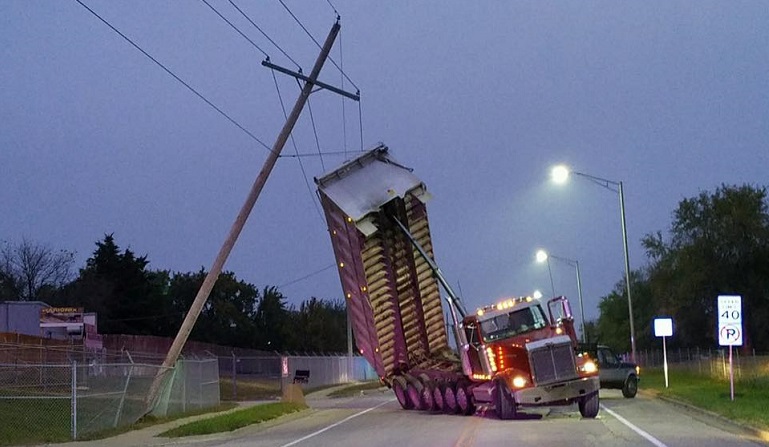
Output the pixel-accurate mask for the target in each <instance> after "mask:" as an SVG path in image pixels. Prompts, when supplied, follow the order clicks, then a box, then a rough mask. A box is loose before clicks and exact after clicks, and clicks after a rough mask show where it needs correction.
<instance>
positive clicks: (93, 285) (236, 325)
mask: <svg viewBox="0 0 769 447" xmlns="http://www.w3.org/2000/svg"><path fill="white" fill-rule="evenodd" d="M148 265H149V260H148V259H147V256H146V255H144V256H138V255H136V254H135V253H134V252H133V251H131V250H130V249H124V250H121V249H120V247H119V246H118V244H117V243H116V241H115V238H114V236H113V235H112V234H108V235H105V236H104V239H103V240H100V241H98V242H96V249H95V250H94V252H93V253H92V255H91V257H89V258H88V260H87V261H86V264H85V266H84V267H83V268H81V269H79V272H78V273H77V274H75V273H74V272H73V268H74V255H73V254H72V253H70V252H67V251H65V250H54V249H52V248H50V247H48V246H45V245H41V244H36V243H34V242H32V241H30V240H28V239H26V238H24V239H22V241H21V242H19V243H16V244H12V243H9V242H3V243H2V246H0V301H15V300H24V301H44V302H46V303H47V304H50V305H52V306H57V307H58V306H73V307H83V308H85V310H86V311H87V312H96V313H97V314H98V326H99V327H98V331H99V333H102V334H134V335H157V336H167V337H173V336H175V335H176V331H177V330H178V329H179V327H180V326H181V323H182V321H183V320H184V317H185V315H186V313H187V310H188V309H189V307H190V305H191V304H192V302H193V300H194V299H195V295H196V294H197V292H198V290H199V289H200V286H201V284H202V283H203V279H204V278H205V276H206V271H205V270H204V269H202V268H201V270H199V271H197V272H187V273H181V272H170V271H168V270H151V269H149V268H148ZM346 319H347V311H346V307H345V304H344V302H343V301H341V300H326V299H319V298H316V297H311V298H309V299H307V300H305V301H303V302H301V303H300V305H299V306H298V307H296V306H294V305H288V304H287V299H286V297H285V296H284V295H283V294H282V293H281V292H280V291H279V290H278V288H277V287H274V286H266V287H264V288H262V289H259V288H257V287H256V286H254V285H253V284H250V283H247V282H245V281H243V280H239V279H238V278H237V277H236V276H235V274H234V273H232V272H223V273H222V274H220V275H219V278H218V280H217V281H216V284H215V285H214V288H213V290H212V291H211V295H210V296H209V298H208V301H207V302H206V304H205V306H204V307H203V310H202V312H201V314H200V317H199V318H198V320H197V322H196V324H195V327H194V329H193V331H192V333H191V335H190V337H191V339H193V340H197V341H202V342H209V343H216V344H220V345H226V346H234V347H241V348H251V349H262V350H269V351H280V352H344V351H346V350H347V323H346Z"/></svg>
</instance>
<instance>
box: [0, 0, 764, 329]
mask: <svg viewBox="0 0 769 447" xmlns="http://www.w3.org/2000/svg"><path fill="white" fill-rule="evenodd" d="M82 1H83V2H84V3H85V4H86V5H88V7H90V8H91V9H93V11H94V12H96V13H97V14H99V15H101V16H102V17H103V18H104V19H105V20H106V21H108V22H109V23H111V24H112V25H113V26H114V27H115V28H117V29H118V30H119V31H120V32H121V33H123V34H124V35H125V36H126V37H128V38H130V39H131V40H133V41H134V42H135V43H136V44H137V45H138V46H140V47H141V48H142V49H143V50H144V51H146V52H147V53H149V54H150V55H151V56H152V57H154V58H155V59H156V60H157V61H158V62H160V63H162V64H163V65H164V66H166V67H167V68H168V69H169V70H170V71H172V72H173V73H174V74H175V75H176V76H178V77H179V78H180V79H181V80H183V81H184V82H186V83H187V84H188V85H189V86H191V87H192V88H194V89H195V90H196V91H197V92H199V93H200V94H201V95H202V96H204V97H205V98H206V99H208V100H209V101H210V102H211V103H213V104H215V105H216V107H218V108H219V109H221V110H222V111H223V112H225V113H226V114H227V115H229V116H230V117H231V118H232V119H233V120H235V121H236V122H237V123H238V124H240V125H241V126H243V128H245V129H247V130H248V132H250V133H251V134H252V135H254V136H255V137H256V138H258V139H259V140H261V141H262V142H264V143H266V144H267V145H268V146H272V144H273V142H274V141H275V138H276V136H277V134H278V132H279V131H280V128H281V126H282V125H283V121H284V116H283V112H282V110H281V105H280V100H279V96H278V92H277V90H276V86H275V82H274V80H273V75H272V72H271V71H270V70H269V69H267V68H265V67H262V66H261V65H260V63H261V61H262V60H263V59H264V54H262V53H261V52H260V50H258V49H257V48H255V47H254V46H252V44H251V43H249V42H248V41H247V40H246V39H245V38H243V37H242V36H241V35H240V34H238V33H237V32H236V31H235V30H233V29H232V28H231V27H230V25H228V24H227V23H226V22H225V21H223V20H222V19H221V18H220V17H219V16H218V15H217V14H216V13H215V12H214V11H212V10H211V8H209V6H208V5H207V4H206V3H204V2H203V1H197V0H195V1H192V0H190V1H156V0H147V1H120V2H116V1H104V0H82ZM206 1H208V3H209V4H210V5H211V6H212V7H214V8H215V9H216V10H217V11H219V12H220V13H221V14H222V15H223V16H225V17H226V18H227V19H228V20H230V21H231V22H232V23H233V24H234V25H236V26H237V27H238V29H240V30H241V31H242V32H243V33H244V34H246V35H247V36H248V37H249V38H250V39H251V40H252V41H253V42H254V43H255V44H256V45H257V46H258V47H260V48H261V49H262V50H263V51H264V52H266V53H267V54H268V55H269V56H270V59H271V61H272V62H274V63H276V64H278V65H281V66H284V67H286V68H289V69H292V70H296V69H297V67H296V66H295V65H294V63H293V62H292V61H291V60H290V59H289V58H288V57H286V56H285V55H284V54H283V52H282V51H281V50H279V49H278V48H277V47H276V46H274V45H273V44H272V43H270V41H269V40H268V39H266V38H265V37H264V36H263V35H262V34H261V33H260V32H259V31H258V30H257V29H256V28H254V26H253V25H252V24H251V23H249V21H248V20H247V19H246V18H244V16H243V15H241V14H240V13H239V12H238V11H237V9H235V8H234V7H233V5H232V4H231V3H230V2H229V1H227V0H206ZM233 1H234V3H235V4H236V5H237V6H239V7H240V8H241V9H242V10H243V12H245V13H246V14H247V15H248V17H250V18H251V20H253V22H254V23H256V24H257V25H258V26H259V27H260V28H261V29H262V30H263V31H264V32H265V33H266V34H267V35H268V36H269V37H270V38H271V39H272V40H273V41H274V42H275V43H277V44H278V45H279V46H280V48H282V50H283V51H285V53H286V54H288V56H290V58H291V59H293V60H294V61H296V62H297V63H298V64H299V65H300V66H301V67H302V69H303V71H304V72H305V73H309V71H310V69H311V67H312V65H313V63H314V61H315V58H316V56H317V53H318V47H317V46H316V44H315V43H314V42H313V41H312V40H311V39H310V37H309V36H308V35H307V34H306V33H305V31H304V30H303V29H302V28H301V27H300V26H299V24H297V22H296V21H295V20H294V19H293V18H292V17H291V15H290V14H289V13H288V12H287V10H286V9H285V8H284V6H283V5H282V4H281V3H280V2H279V1H278V0H261V1H244V0H233ZM283 1H284V2H285V5H286V6H287V7H288V8H290V10H291V11H292V12H293V13H294V14H295V15H296V17H297V18H298V19H299V21H300V22H301V23H302V24H303V25H304V26H305V27H306V28H307V30H308V31H309V32H310V33H311V34H312V35H313V36H314V37H315V39H317V40H318V41H319V42H321V43H322V42H323V40H324V39H325V37H326V34H327V33H328V31H329V29H330V28H331V26H332V25H333V23H334V19H335V13H334V10H333V8H332V6H331V4H333V7H335V8H336V10H338V12H339V14H340V15H341V24H342V31H341V35H340V38H339V39H338V40H337V41H336V43H335V45H334V48H333V50H332V53H331V56H332V58H333V59H334V61H335V62H336V63H337V65H341V66H343V69H344V72H345V73H346V74H347V76H348V77H349V80H348V79H344V80H343V77H342V76H341V74H340V71H339V70H338V69H337V68H336V67H335V66H334V65H333V64H332V63H331V62H328V63H327V64H326V65H325V67H324V68H323V71H322V73H321V76H320V78H321V80H322V81H325V82H327V83H329V84H333V85H336V86H339V87H343V88H344V89H346V90H349V91H352V92H355V91H356V86H357V88H359V89H360V94H361V103H360V109H359V107H358V104H357V103H355V102H353V101H351V100H346V99H345V100H343V99H342V97H341V96H339V95H337V94H334V93H331V92H328V91H318V92H315V93H314V94H313V95H312V97H311V101H310V105H311V107H312V117H313V118H314V121H315V128H316V131H317V136H318V140H317V141H318V143H316V139H315V132H314V131H313V126H312V122H311V120H310V114H309V109H308V108H305V110H304V113H303V114H302V116H301V118H300V121H299V123H298V125H297V127H296V129H295V132H294V142H295V144H296V149H295V147H294V146H293V145H292V142H291V141H289V143H288V144H287V145H286V147H285V149H284V154H285V155H292V154H295V153H296V152H295V151H298V153H300V154H315V156H308V157H303V158H302V166H300V164H299V162H298V160H297V158H295V157H294V158H289V157H285V158H281V159H280V160H279V161H278V164H277V166H276V168H275V170H274V171H273V173H272V175H271V177H270V178H269V180H268V181H267V184H266V187H265V188H264V191H263V193H262V196H261V197H260V198H259V201H258V202H257V204H256V207H255V208H254V211H253V213H252V214H251V217H250V219H249V221H248V222H247V224H246V227H245V229H244V231H243V233H242V235H241V237H240V239H239V241H238V243H237V244H236V246H235V249H234V250H233V253H232V255H231V257H230V259H229V261H228V262H227V264H226V266H225V269H226V270H230V271H234V272H235V274H236V275H237V276H238V277H239V278H241V279H244V280H246V281H249V282H252V283H254V284H255V285H257V286H258V287H263V286H265V285H276V286H282V287H280V290H281V291H282V292H283V293H284V294H285V295H286V296H287V297H288V299H289V303H292V304H298V303H299V302H301V301H302V300H305V299H308V298H309V297H311V296H317V297H319V298H327V299H342V291H341V286H340V283H339V277H338V275H337V272H336V270H335V268H333V264H334V258H333V252H332V249H331V244H330V240H329V237H328V234H327V232H326V226H325V221H324V220H323V219H322V218H321V216H320V207H319V205H318V204H317V199H316V198H315V184H314V182H313V177H317V176H320V175H321V174H322V173H323V172H325V171H328V170H331V169H333V168H335V167H337V166H338V165H339V164H341V163H342V162H343V161H344V160H345V159H346V158H350V157H353V156H355V152H356V151H360V150H361V139H362V140H363V147H364V148H365V149H368V148H371V147H373V146H374V145H376V144H377V143H378V142H383V143H384V144H386V145H387V146H388V147H389V148H390V152H391V154H392V155H393V157H395V158H396V159H397V160H399V161H400V162H401V163H403V164H404V165H406V166H409V167H411V168H413V169H414V173H415V174H416V175H417V176H418V177H420V178H421V179H422V180H423V181H424V182H425V184H426V185H427V187H428V189H429V191H430V192H431V194H432V195H433V199H432V201H431V202H430V203H429V204H428V212H429V216H430V223H431V229H432V237H433V244H434V247H435V255H436V260H437V262H438V264H439V265H440V266H441V268H442V270H443V271H444V273H445V275H446V276H447V278H448V279H449V281H450V282H451V283H452V284H458V285H459V286H460V289H461V292H462V295H463V298H464V300H465V302H466V304H467V306H468V307H469V308H471V309H474V308H475V307H478V306H481V305H484V304H487V303H491V302H495V301H496V300H498V299H499V298H500V297H504V296H510V295H526V294H530V293H532V291H533V290H534V289H539V290H541V291H542V292H543V293H545V294H546V295H549V294H551V293H550V279H549V277H548V272H547V267H546V266H545V265H542V264H537V263H535V261H534V253H535V252H536V250H537V249H539V248H544V249H546V250H548V251H550V252H551V253H552V254H554V255H557V256H561V257H565V258H571V259H575V260H578V261H579V262H580V267H581V273H582V283H583V292H584V299H585V313H586V314H587V317H588V319H592V318H595V317H597V316H598V309H597V305H598V303H599V300H600V297H602V296H605V295H607V294H608V293H609V292H610V291H611V290H612V288H613V287H614V285H615V283H616V282H617V281H619V280H621V279H622V278H623V276H624V264H623V251H622V233H621V230H620V212H619V200H618V195H617V194H616V193H614V192H611V191H608V190H606V189H603V188H601V187H600V186H598V185H595V184H593V183H591V182H589V181H587V180H585V179H584V178H579V177H572V178H571V179H570V181H569V182H568V183H567V184H565V185H555V184H553V183H552V182H551V181H550V179H549V172H550V168H551V167H552V166H553V165H555V164H557V163H566V164H568V165H569V166H571V167H572V168H573V169H574V170H576V171H580V172H584V173H587V174H591V175H594V176H598V177H603V178H606V179H610V180H615V181H620V180H621V181H623V182H624V185H625V201H626V211H627V223H628V237H629V240H630V264H631V268H633V269H638V268H641V267H643V266H645V265H646V264H647V259H646V255H645V253H644V251H643V248H642V246H641V243H640V240H641V239H642V237H643V236H644V235H646V234H649V233H652V232H656V231H662V232H663V234H667V231H668V229H669V225H670V222H671V219H672V212H673V210H674V209H675V208H676V206H677V204H678V203H679V202H680V201H681V200H682V199H684V198H689V197H693V196H695V195H697V194H699V193H700V192H701V191H714V190H715V188H717V187H718V186H719V185H721V184H746V183H747V184H751V185H756V186H766V185H769V177H768V176H767V174H766V173H767V171H768V170H769V144H768V143H767V142H769V7H768V6H769V4H767V3H766V2H765V1H738V2H727V1H716V2H714V1H667V0H666V1H644V2H623V1H620V2H617V1H579V2H578V1H574V2H561V1H555V2H538V1H537V2H517V1H516V2H513V1H510V2H508V1H489V2H470V1H447V0H442V1H429V2H428V1H400V0H395V1H361V0H348V1H342V0H332V1H331V3H329V2H327V1H322V0H317V1H313V2H308V1H299V0H283ZM275 76H276V78H277V82H278V85H279V87H280V93H281V95H282V97H283V101H284V103H285V106H286V108H287V109H289V110H290V108H291V107H292V105H293V103H294V101H295V99H296V97H297V94H298V90H299V88H298V86H297V83H296V81H295V80H294V79H293V78H290V77H288V76H286V75H284V74H280V73H276V74H275ZM350 81H352V83H354V85H353V84H351V82H350ZM343 102H344V117H345V121H344V122H343V109H342V104H343ZM359 110H360V111H361V114H360V115H359ZM359 123H362V129H361V126H360V125H359ZM361 131H362V132H361ZM361 134H362V137H361ZM318 145H319V147H320V150H321V152H322V153H326V155H323V156H322V157H320V156H317V154H318ZM345 151H347V154H346V156H345V153H344V152H345ZM267 153H268V151H267V149H265V148H264V147H263V146H261V145H260V144H259V143H257V142H256V141H255V140H254V139H252V138H251V137H250V136H249V135H248V134H246V133H245V132H244V131H243V130H241V129H239V128H238V127H237V126H235V125H234V124H233V123H231V122H230V121H228V120H227V119H226V118H224V117H223V116H222V115H221V114H219V113H218V112H217V111H216V110H214V109H213V108H212V107H211V106H209V105H208V104H206V103H205V102H204V101H203V100H201V99H200V98H199V97H198V96H196V95H195V94H194V93H192V92H191V91H190V90H189V89H187V88H186V87H185V86H184V85H183V84H182V83H180V82H179V81H178V80H176V79H174V78H173V77H172V76H170V75H169V74H168V73H167V72H165V71H164V70H163V69H162V68H160V67H159V66H158V65H156V64H155V63H154V62H152V61H151V60H150V59H149V58H148V57H147V56H145V55H144V54H142V53H141V52H140V51H139V50H137V49H136V48H134V47H133V46H131V44H129V43H128V42H127V41H126V40H124V39H123V38H122V37H120V36H119V35H118V34H117V33H116V32H115V31H113V30H112V29H110V28H109V27H108V26H107V25H105V24H104V23H103V22H101V21H100V20H99V19H98V18H96V17H95V16H94V15H92V14H91V13H90V12H89V11H88V10H87V9H85V8H84V7H83V6H81V5H80V4H79V3H78V2H76V1H74V0H72V1H63V0H62V1H53V0H50V1H37V2H30V1H27V0H3V1H2V2H0V240H7V241H12V242H17V241H20V240H21V239H22V237H27V238H28V239H30V240H32V241H34V242H37V243H41V244H47V245H49V246H51V247H52V248H55V249H65V250H69V251H73V252H75V253H76V267H78V268H80V267H82V266H83V265H84V263H85V260H86V259H87V258H88V257H89V256H90V255H91V253H92V252H93V251H94V249H95V242H96V241H97V240H100V239H103V237H104V235H105V234H108V233H114V236H115V239H116V242H117V243H118V245H120V247H121V248H131V250H133V251H135V252H137V253H138V254H142V255H143V254H146V255H147V256H148V258H149V260H150V262H151V264H150V268H153V269H168V270H172V271H180V272H187V271H196V270H199V269H200V268H201V267H205V268H206V269H208V268H209V267H210V265H211V263H212V261H213V259H214V257H215V256H216V253H217V252H218V250H219V247H220V246H221V244H222V241H223V240H224V238H225V236H226V234H227V232H228V231H229V229H230V226H231V225H232V222H233V220H234V219H235V216H236V214H237V212H238V211H239V209H240V207H241V205H242V203H243V200H244V198H245V196H246V195H247V193H248V191H249V189H250V187H251V184H252V183H253V180H254V178H255V177H256V175H257V173H258V172H259V170H260V169H261V166H262V163H263V161H264V159H265V157H266V155H267ZM328 153H334V154H328ZM302 168H303V169H304V171H305V173H306V176H305V175H303V172H302ZM551 266H552V273H553V279H554V283H555V291H556V293H557V294H564V295H567V296H569V297H571V298H574V301H573V305H574V307H575V310H576V297H577V287H576V278H575V272H574V269H573V268H572V267H570V266H568V265H566V264H563V263H559V262H557V261H553V262H552V264H551ZM323 269H325V270H323ZM320 270H322V271H321V272H320V273H318V274H315V275H311V276H309V277H308V278H306V279H304V280H300V281H296V280H298V279H300V278H303V277H305V276H307V275H310V274H311V273H313V272H317V271H320ZM714 299H715V297H714ZM645 336H650V334H638V335H637V337H638V338H641V337H645Z"/></svg>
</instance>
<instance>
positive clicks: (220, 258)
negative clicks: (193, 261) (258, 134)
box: [146, 18, 358, 412]
mask: <svg viewBox="0 0 769 447" xmlns="http://www.w3.org/2000/svg"><path fill="white" fill-rule="evenodd" d="M339 28H340V25H339V20H338V18H337V21H336V22H335V23H334V26H332V27H331V31H329V33H328V37H326V41H325V43H324V44H323V47H322V48H321V51H320V54H319V55H318V58H317V60H316V61H315V65H314V66H313V67H312V71H311V72H310V75H309V76H304V75H302V74H301V73H296V74H295V73H293V72H291V71H289V70H286V69H281V70H280V71H281V72H283V73H288V74H291V75H294V76H295V77H297V78H299V79H302V80H304V81H305V83H304V86H303V87H302V91H301V93H300V95H299V97H298V98H297V99H296V104H294V108H293V109H292V110H291V114H289V115H288V118H287V119H286V123H285V124H284V125H283V129H282V130H281V131H280V134H279V135H278V138H277V140H276V141H275V144H274V145H273V147H272V150H271V151H270V154H269V155H268V156H267V159H266V160H265V162H264V166H262V170H261V171H260V172H259V175H258V176H257V177H256V180H255V181H254V184H253V186H252V187H251V191H250V192H249V194H248V197H247V198H246V201H245V203H244V204H243V207H242V208H241V209H240V213H238V216H237V218H236V219H235V222H234V223H233V224H232V228H231V229H230V233H229V234H228V235H227V239H226V240H225V241H224V244H222V248H221V249H220V250H219V254H218V255H217V256H216V259H215V260H214V263H213V265H212V266H211V269H210V270H209V271H208V274H207V275H206V278H205V279H204V280H203V284H202V285H201V286H200V290H198V294H197V295H196V296H195V301H193V303H192V305H191V306H190V309H189V311H188V312H187V316H186V317H185V318H184V322H183V323H182V326H181V328H179V332H178V333H177V334H176V338H175V339H174V342H173V344H172V345H171V348H170V349H169V350H168V355H167V356H166V358H165V360H164V361H163V369H162V370H161V371H160V372H158V374H157V375H156V376H155V379H154V381H153V382H152V386H151V387H150V392H149V394H148V396H147V401H146V403H147V405H148V412H149V411H150V410H151V409H152V405H154V403H155V400H156V399H157V395H158V392H159V391H160V385H161V382H162V378H163V372H164V371H167V370H168V368H171V367H172V366H173V365H174V364H175V363H176V361H177V360H178V358H179V355H180V354H181V352H182V348H183V347H184V344H185V343H186V342H187V338H188V337H189V335H190V332H192V328H193V326H195V322H196V321H197V319H198V316H199V315H200V311H201V309H202V308H203V305H204V304H205V303H206V300H208V296H209V295H210V294H211V289H213V287H214V283H216V280H217V279H218V278H219V274H220V273H221V271H222V268H223V267H224V263H225V262H226V261H227V257H228V256H229V255H230V252H231V251H232V247H233V246H234V245H235V241H236V240H237V239H238V236H239V235H240V232H241V231H242V230H243V226H244V225H245V223H246V219H248V216H249V214H251V210H252V209H253V208H254V204H256V199H257V198H258V197H259V194H260V193H261V192H262V188H263V187H264V184H265V182H266V181H267V177H268V176H269V175H270V172H271V171H272V168H273V167H274V166H275V163H276V162H277V160H278V157H279V156H280V152H281V151H282V150H283V146H284V145H285V144H286V140H287V139H288V137H289V135H290V134H291V131H292V130H293V128H294V125H295V124H296V121H297V120H298V119H299V115H300V114H301V113H302V109H303V108H304V105H305V103H306V102H307V99H308V98H309V96H310V93H312V89H313V87H314V86H318V87H321V88H327V85H326V84H324V83H321V82H318V81H317V78H318V74H320V70H321V68H322V67H323V63H324V62H325V61H326V58H327V57H328V53H329V51H331V47H332V46H333V44H334V40H335V39H336V36H337V34H338V33H339ZM267 64H269V63H268V62H267V61H265V63H263V65H266V66H272V65H273V64H269V65H267ZM273 67H274V66H272V67H270V68H273ZM330 90H338V89H330ZM337 93H339V92H337ZM344 93H345V96H348V97H354V99H357V98H358V95H351V94H349V93H346V92H344Z"/></svg>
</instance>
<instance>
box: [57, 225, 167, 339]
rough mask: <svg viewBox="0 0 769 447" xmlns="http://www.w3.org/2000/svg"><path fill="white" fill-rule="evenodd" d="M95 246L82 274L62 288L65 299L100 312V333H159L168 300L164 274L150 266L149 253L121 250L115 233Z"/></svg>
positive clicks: (105, 237) (68, 302)
mask: <svg viewBox="0 0 769 447" xmlns="http://www.w3.org/2000/svg"><path fill="white" fill-rule="evenodd" d="M96 247H97V248H96V250H95V251H94V252H93V255H92V256H91V257H90V258H88V260H87V261H86V266H85V268H83V269H81V270H80V276H79V277H78V278H77V279H76V280H75V281H73V282H72V283H71V284H69V285H68V286H67V287H66V288H65V290H63V291H62V298H61V301H62V303H63V304H68V305H77V306H82V307H85V308H86V309H87V310H89V311H93V312H97V313H98V316H99V320H98V324H99V332H101V333H107V334H110V333H112V334H115V333H116V334H157V333H158V332H159V325H161V324H162V318H163V314H162V309H163V307H164V300H165V297H164V293H163V292H164V288H165V286H164V285H163V284H162V275H160V274H159V273H153V272H150V271H149V270H147V266H148V265H149V261H148V260H147V256H136V255H135V254H134V252H133V251H131V250H130V249H125V250H124V251H123V252H121V251H120V247H118V245H117V244H116V243H115V238H114V237H113V235H112V234H108V235H105V236H104V240H103V241H99V242H97V243H96ZM158 310H160V311H161V313H158Z"/></svg>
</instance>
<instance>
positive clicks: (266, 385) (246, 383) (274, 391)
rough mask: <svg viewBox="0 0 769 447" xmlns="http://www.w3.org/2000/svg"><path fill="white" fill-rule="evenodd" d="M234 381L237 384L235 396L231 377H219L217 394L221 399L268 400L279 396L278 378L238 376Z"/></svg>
mask: <svg viewBox="0 0 769 447" xmlns="http://www.w3.org/2000/svg"><path fill="white" fill-rule="evenodd" d="M235 383H236V384H237V388H236V396H233V393H232V378H230V377H222V378H220V379H219V395H220V396H221V398H222V400H237V401H248V400H270V399H276V398H279V397H280V379H263V378H241V377H238V379H237V380H236V381H235ZM233 397H234V398H233Z"/></svg>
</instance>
